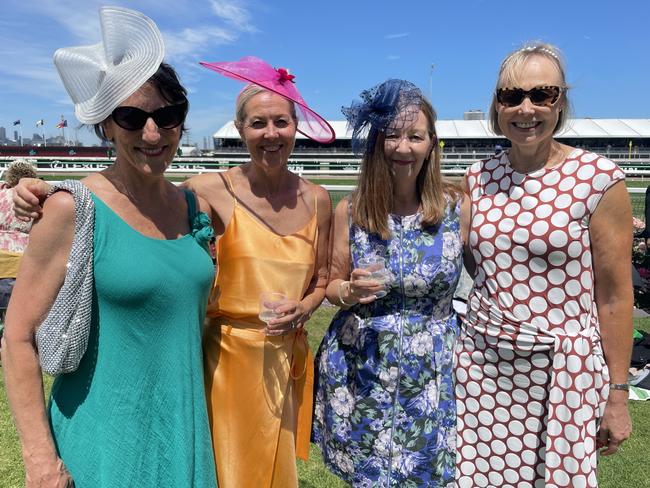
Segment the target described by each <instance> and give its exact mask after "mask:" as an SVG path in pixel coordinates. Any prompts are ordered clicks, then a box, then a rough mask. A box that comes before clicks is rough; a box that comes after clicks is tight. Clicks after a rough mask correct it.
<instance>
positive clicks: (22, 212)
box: [13, 178, 51, 222]
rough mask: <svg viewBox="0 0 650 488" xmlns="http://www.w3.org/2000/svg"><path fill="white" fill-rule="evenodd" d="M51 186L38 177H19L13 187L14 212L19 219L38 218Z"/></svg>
mask: <svg viewBox="0 0 650 488" xmlns="http://www.w3.org/2000/svg"><path fill="white" fill-rule="evenodd" d="M50 188H51V186H50V185H49V184H47V183H46V182H45V181H43V180H39V179H38V178H21V180H20V181H19V182H18V184H17V185H16V186H15V187H14V194H13V199H14V208H15V210H14V212H15V213H16V217H18V219H19V220H24V221H26V222H29V221H30V220H32V219H38V218H40V216H41V213H42V212H43V207H42V206H41V205H42V203H43V202H44V201H45V198H46V197H47V194H48V193H49V191H50Z"/></svg>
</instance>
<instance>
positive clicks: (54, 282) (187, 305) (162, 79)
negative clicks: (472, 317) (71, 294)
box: [2, 7, 216, 488]
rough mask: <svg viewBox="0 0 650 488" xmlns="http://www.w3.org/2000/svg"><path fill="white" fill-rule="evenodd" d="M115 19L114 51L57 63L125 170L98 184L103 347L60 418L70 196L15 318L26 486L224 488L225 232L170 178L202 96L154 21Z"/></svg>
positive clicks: (25, 281) (79, 108)
mask: <svg viewBox="0 0 650 488" xmlns="http://www.w3.org/2000/svg"><path fill="white" fill-rule="evenodd" d="M100 15H101V19H102V22H103V29H102V32H103V35H104V39H103V41H104V42H103V44H100V45H99V48H97V47H96V46H85V47H78V48H70V49H63V50H59V51H57V53H56V54H55V64H56V66H57V68H58V70H59V73H60V74H61V77H62V79H63V82H64V85H65V86H66V89H67V90H68V92H69V93H70V95H71V98H72V99H73V101H75V109H76V114H77V118H79V120H80V121H81V122H83V123H86V124H92V125H94V126H95V129H96V131H97V132H98V133H99V134H101V136H102V137H103V138H104V139H105V140H110V141H111V142H112V143H113V144H114V145H115V148H116V150H117V157H116V160H115V162H114V164H113V165H112V166H111V167H109V168H107V169H106V170H104V171H102V172H101V173H98V174H94V175H92V176H90V177H88V178H85V179H84V180H83V184H84V185H85V186H86V187H87V188H88V189H89V190H90V192H91V194H92V200H93V202H94V216H95V222H94V240H93V252H94V255H93V263H92V264H93V268H94V277H93V280H94V290H93V297H92V318H91V329H90V330H91V333H90V337H89V343H88V347H87V349H86V352H85V355H84V356H83V358H82V359H81V362H80V364H79V366H78V368H77V369H76V370H75V371H74V372H71V373H67V374H63V375H60V376H58V377H57V378H56V380H55V382H54V385H53V387H52V392H51V398H50V402H49V407H48V409H47V410H46V408H45V404H44V402H43V390H42V387H43V385H42V379H41V369H40V367H39V362H38V357H37V355H38V351H37V350H36V348H35V346H34V336H35V331H36V329H37V327H38V325H39V324H40V323H41V321H42V319H43V317H45V316H46V315H47V313H48V310H49V309H50V307H51V306H52V303H53V302H54V299H55V297H56V296H57V293H59V290H60V288H61V286H62V283H63V280H64V277H66V263H67V261H68V259H75V256H71V257H70V258H69V253H70V249H71V244H72V239H73V234H74V227H75V225H74V224H75V205H74V203H75V202H74V200H73V198H72V196H71V195H70V194H68V193H66V192H58V193H55V194H54V195H53V196H51V197H50V198H48V199H47V201H46V203H45V208H44V213H43V217H42V219H41V220H40V221H39V222H37V223H36V224H35V225H34V227H33V230H32V234H31V239H30V244H29V247H28V248H27V250H26V252H25V255H24V258H23V262H22V265H21V269H20V271H19V274H18V279H17V283H16V286H15V289H14V294H13V297H12V300H11V303H10V306H9V310H8V313H7V323H6V332H5V338H4V340H3V350H2V362H3V369H4V372H5V379H6V385H7V393H8V397H9V401H10V405H11V409H12V411H13V414H14V417H15V420H16V425H17V428H18V432H19V434H20V439H21V443H22V452H23V458H24V462H25V472H26V485H27V486H28V487H33V486H56V487H65V486H71V485H73V484H74V486H76V487H78V488H84V487H92V488H97V487H117V486H129V487H131V486H132V487H172V486H173V487H177V486H183V487H197V488H198V487H206V488H207V487H210V488H211V487H214V486H216V472H215V466H214V458H213V454H212V444H211V437H210V431H209V425H208V420H207V410H206V403H205V392H204V386H203V375H202V371H203V370H202V355H201V331H202V321H203V317H204V315H205V306H206V303H207V297H208V292H209V288H210V284H211V281H212V278H213V273H214V268H213V264H212V260H211V258H210V256H209V254H208V252H207V242H208V241H209V239H210V231H211V229H210V227H209V219H208V218H207V216H206V215H205V214H203V213H199V212H197V210H198V209H197V208H196V203H197V200H196V197H195V196H194V195H193V194H192V193H190V192H184V191H182V190H180V189H178V188H176V187H175V186H174V185H173V184H172V183H169V182H168V181H167V180H166V179H165V177H164V171H165V170H166V169H167V167H168V166H169V165H170V163H171V161H172V159H173V158H174V156H175V154H176V149H177V147H178V144H179V141H180V138H181V135H182V132H183V122H184V120H185V115H186V112H187V98H186V91H185V89H184V88H183V87H182V86H181V85H180V83H179V81H178V78H177V77H176V73H175V72H174V70H173V69H172V68H171V67H170V66H168V65H166V64H164V63H162V64H161V62H162V57H163V54H164V52H163V44H162V37H161V35H160V32H159V31H158V29H157V28H156V26H155V24H153V22H152V21H151V20H150V19H148V18H147V17H145V16H143V15H142V14H140V13H138V12H134V11H130V10H127V9H120V8H112V7H105V8H102V9H101V11H100ZM115 25H119V26H120V30H119V32H117V31H115V30H114V29H112V27H113V26H115ZM80 53H82V54H83V56H81V55H80ZM104 56H113V58H111V59H104ZM93 69H95V70H98V69H105V70H106V72H101V73H95V75H96V76H93ZM116 80H119V83H116ZM93 83H96V84H93ZM89 92H90V93H91V94H92V96H91V97H90V98H87V97H88V93H89ZM199 203H200V205H201V207H202V208H205V204H204V202H202V201H201V202H199Z"/></svg>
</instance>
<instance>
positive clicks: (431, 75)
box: [429, 63, 435, 103]
mask: <svg viewBox="0 0 650 488" xmlns="http://www.w3.org/2000/svg"><path fill="white" fill-rule="evenodd" d="M434 67H435V65H434V64H433V63H431V66H430V69H429V101H430V102H431V103H433V68H434Z"/></svg>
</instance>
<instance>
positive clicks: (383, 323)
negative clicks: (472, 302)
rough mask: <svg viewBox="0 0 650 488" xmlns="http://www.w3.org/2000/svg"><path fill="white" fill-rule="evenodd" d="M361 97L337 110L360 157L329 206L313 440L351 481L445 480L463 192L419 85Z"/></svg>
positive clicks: (450, 463)
mask: <svg viewBox="0 0 650 488" xmlns="http://www.w3.org/2000/svg"><path fill="white" fill-rule="evenodd" d="M361 96H362V98H363V101H361V102H358V103H354V104H353V105H352V106H351V107H350V108H347V109H344V114H345V115H346V117H347V119H348V122H349V124H350V126H351V128H352V130H353V138H352V141H353V148H354V149H355V151H357V152H361V153H362V154H363V162H362V169H361V176H360V179H359V185H358V188H357V190H356V191H355V192H353V193H352V195H351V196H350V197H348V198H344V199H343V200H342V201H341V202H340V203H339V204H338V206H337V208H336V214H335V221H334V230H333V252H332V262H331V269H330V282H329V285H328V287H327V298H328V299H329V300H330V302H332V303H335V304H337V305H339V306H340V307H341V310H340V311H339V312H338V313H337V314H336V316H335V317H334V319H333V321H332V323H331V325H330V327H329V329H328V331H327V333H326V334H325V337H324V339H323V342H322V344H321V346H320V349H319V352H318V357H317V359H316V367H317V370H318V374H317V387H316V388H317V392H316V409H315V420H314V437H315V440H316V442H318V443H319V444H320V446H321V449H322V451H323V455H324V458H325V463H326V464H327V466H328V467H329V469H330V470H332V471H333V472H334V473H335V474H337V475H338V476H340V477H341V478H343V479H345V480H346V481H348V482H350V483H352V484H353V485H354V486H373V487H376V486H382V487H389V486H400V487H407V486H428V487H437V486H446V485H447V484H448V483H451V482H453V478H454V466H455V459H456V453H455V444H456V429H455V426H456V404H455V400H454V391H453V385H452V357H453V354H452V352H453V348H454V344H455V341H456V336H457V330H458V325H457V321H456V315H455V314H454V312H453V310H452V296H453V293H454V289H455V288H456V283H457V281H458V278H459V273H460V270H461V268H462V255H461V252H462V243H461V236H460V227H461V226H460V223H459V214H460V195H461V192H460V191H459V190H458V189H457V188H455V187H454V186H453V185H451V184H449V183H446V182H444V181H443V180H442V177H441V174H440V154H439V146H438V143H437V140H436V133H435V128H434V121H435V113H434V111H433V109H432V107H431V105H430V103H429V102H428V101H427V100H425V98H424V97H423V96H422V93H421V92H420V90H419V89H417V88H416V87H415V86H414V85H412V84H411V83H409V82H407V81H403V80H388V81H386V82H384V83H382V84H380V85H378V86H376V87H374V88H373V89H371V90H367V91H364V92H363V93H362V94H361ZM372 255H379V256H380V257H383V258H385V262H386V272H385V274H386V275H387V280H386V281H387V282H386V285H382V284H380V283H379V282H378V281H375V280H371V279H370V277H369V275H370V273H369V272H368V271H364V270H362V269H360V264H359V261H360V259H361V258H363V257H368V256H372ZM384 287H385V290H384ZM384 291H386V292H387V295H386V296H383V297H379V298H378V297H377V296H376V294H377V295H380V296H381V295H382V293H381V292H384Z"/></svg>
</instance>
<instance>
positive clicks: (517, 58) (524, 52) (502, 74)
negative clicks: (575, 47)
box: [489, 41, 571, 136]
mask: <svg viewBox="0 0 650 488" xmlns="http://www.w3.org/2000/svg"><path fill="white" fill-rule="evenodd" d="M533 56H543V57H545V58H546V59H549V60H550V61H552V62H553V63H554V64H555V66H556V67H557V70H558V73H560V78H561V79H562V88H563V90H562V94H561V95H560V100H559V101H558V102H557V103H559V104H561V109H560V113H559V115H558V119H557V124H555V128H554V129H553V134H557V133H558V132H559V131H561V130H562V129H563V128H564V126H565V125H566V123H567V120H568V119H569V116H570V112H571V109H570V104H569V99H568V97H567V91H568V89H569V86H568V85H567V82H566V70H565V68H564V62H563V61H562V52H561V51H560V49H559V48H557V47H556V46H554V45H552V44H548V43H545V42H539V41H535V42H528V43H526V44H525V45H524V46H523V47H521V48H519V49H517V50H516V51H513V52H511V53H510V54H508V55H507V56H506V57H505V59H504V60H503V61H502V63H501V67H500V68H499V76H498V77H497V84H496V87H495V89H494V93H492V102H491V103H490V110H489V121H490V129H492V132H494V133H495V134H496V135H499V136H502V135H503V131H502V130H501V127H499V113H498V111H497V105H498V102H497V90H498V89H499V88H503V87H505V86H509V85H512V84H513V83H516V82H517V73H518V71H519V70H520V69H521V67H522V66H523V64H524V63H525V62H526V61H527V60H528V59H529V58H531V57H533Z"/></svg>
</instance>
